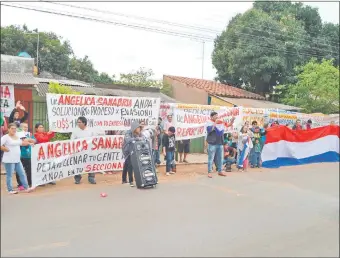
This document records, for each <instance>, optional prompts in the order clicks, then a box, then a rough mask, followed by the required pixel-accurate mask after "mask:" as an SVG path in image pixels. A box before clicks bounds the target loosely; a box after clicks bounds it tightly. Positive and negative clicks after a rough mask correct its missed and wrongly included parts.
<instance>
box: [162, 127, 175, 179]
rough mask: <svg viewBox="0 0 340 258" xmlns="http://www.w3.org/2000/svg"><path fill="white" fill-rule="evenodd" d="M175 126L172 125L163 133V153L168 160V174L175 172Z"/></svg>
mask: <svg viewBox="0 0 340 258" xmlns="http://www.w3.org/2000/svg"><path fill="white" fill-rule="evenodd" d="M175 132H176V130H175V127H173V126H170V127H169V129H168V132H167V133H166V134H164V135H163V140H162V146H163V155H164V157H165V160H166V175H167V176H170V174H174V160H175V144H176V137H175Z"/></svg>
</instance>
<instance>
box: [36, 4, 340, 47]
mask: <svg viewBox="0 0 340 258" xmlns="http://www.w3.org/2000/svg"><path fill="white" fill-rule="evenodd" d="M41 2H45V3H49V4H55V5H61V6H67V7H71V8H77V9H82V10H88V11H93V12H99V13H106V14H112V15H117V16H122V17H127V18H133V19H140V20H145V21H150V22H156V23H161V24H165V25H170V26H175V27H181V28H188V29H193V30H199V31H205V32H210V33H221V30H217V29H212V28H206V27H199V26H191V25H186V24H181V23H174V22H170V21H166V20H158V19H150V18H145V17H141V16H135V15H126V14H122V13H117V12H111V11H105V10H100V9H95V8H88V7H82V6H76V5H70V4H64V3H56V2H50V1H41ZM249 25H256V26H257V24H254V23H249ZM233 26H235V27H240V28H246V29H250V30H255V31H259V32H267V33H270V34H276V35H284V36H285V37H288V38H295V37H293V36H290V35H287V33H278V32H271V31H269V32H268V31H267V30H258V29H255V28H254V27H246V26H240V25H237V24H234V25H233ZM266 28H267V29H269V30H273V28H269V27H266ZM292 34H293V35H298V36H308V35H305V34H303V33H298V32H293V33H292ZM321 39H326V38H325V37H318V38H314V40H316V41H319V40H321ZM302 41H304V42H308V43H310V42H311V40H308V39H302ZM328 41H329V42H330V43H336V44H338V45H339V41H331V40H328ZM319 45H324V46H329V45H328V44H322V43H319Z"/></svg>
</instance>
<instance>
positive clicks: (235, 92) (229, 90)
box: [164, 75, 265, 100]
mask: <svg viewBox="0 0 340 258" xmlns="http://www.w3.org/2000/svg"><path fill="white" fill-rule="evenodd" d="M164 77H168V78H170V79H172V80H175V81H178V82H181V83H184V84H186V85H187V86H188V87H193V88H197V89H202V90H205V91H206V92H207V93H209V94H211V95H218V96H223V97H232V98H247V99H263V100H265V97H263V96H261V95H258V94H255V93H252V92H249V91H246V90H243V89H240V88H236V87H233V86H230V85H227V84H223V83H219V82H215V81H210V80H203V79H194V78H187V77H180V76H172V75H164Z"/></svg>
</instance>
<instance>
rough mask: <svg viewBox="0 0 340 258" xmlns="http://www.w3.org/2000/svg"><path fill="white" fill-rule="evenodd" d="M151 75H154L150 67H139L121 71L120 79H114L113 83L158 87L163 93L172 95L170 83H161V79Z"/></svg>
mask: <svg viewBox="0 0 340 258" xmlns="http://www.w3.org/2000/svg"><path fill="white" fill-rule="evenodd" d="M152 76H154V72H153V71H152V69H146V68H144V67H141V68H139V70H137V71H136V72H131V73H126V74H124V73H121V74H120V80H115V83H119V84H124V85H131V86H136V87H154V88H159V89H160V91H161V92H162V93H163V94H165V95H167V96H169V97H172V88H171V85H170V84H168V83H163V81H162V80H155V79H152Z"/></svg>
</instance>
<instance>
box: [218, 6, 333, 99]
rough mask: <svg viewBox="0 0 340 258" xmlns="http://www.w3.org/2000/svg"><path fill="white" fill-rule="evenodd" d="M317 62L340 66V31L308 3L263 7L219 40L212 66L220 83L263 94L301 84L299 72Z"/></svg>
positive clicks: (231, 26)
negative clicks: (332, 61)
mask: <svg viewBox="0 0 340 258" xmlns="http://www.w3.org/2000/svg"><path fill="white" fill-rule="evenodd" d="M312 57H316V58H317V60H318V62H321V60H322V59H323V58H325V59H331V58H333V59H334V63H333V65H334V66H338V65H339V25H338V24H330V23H325V24H322V20H321V17H320V15H319V13H318V10H317V8H312V7H310V6H308V5H304V4H302V3H292V2H286V1H275V2H267V1H265V2H263V1H261V2H260V1H257V2H255V3H254V4H253V8H252V9H250V10H249V11H247V12H245V13H243V14H237V15H236V16H234V17H233V18H232V20H231V21H230V22H229V24H228V26H227V28H226V29H225V31H223V32H222V34H221V35H220V36H218V37H217V38H216V40H215V46H214V51H213V53H212V62H213V65H214V67H215V68H216V70H217V75H218V76H217V77H216V78H215V79H216V80H218V81H221V82H223V83H231V84H234V85H235V86H238V87H240V85H242V84H245V85H246V86H247V87H249V88H250V90H252V91H255V92H257V93H260V94H263V93H268V92H271V90H272V87H273V86H275V85H277V84H281V85H282V84H292V83H296V70H295V69H294V68H295V67H296V66H301V65H303V64H306V63H307V62H308V61H309V60H310V59H311V58H312Z"/></svg>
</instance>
